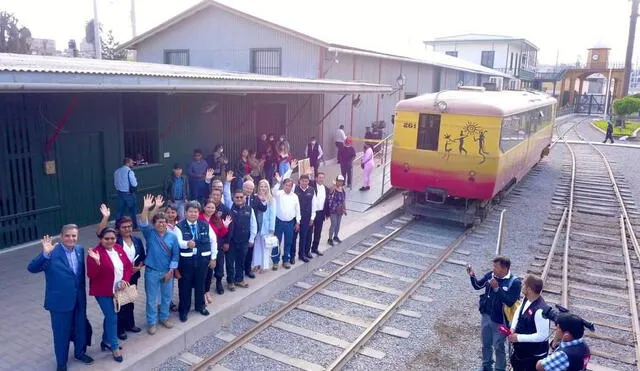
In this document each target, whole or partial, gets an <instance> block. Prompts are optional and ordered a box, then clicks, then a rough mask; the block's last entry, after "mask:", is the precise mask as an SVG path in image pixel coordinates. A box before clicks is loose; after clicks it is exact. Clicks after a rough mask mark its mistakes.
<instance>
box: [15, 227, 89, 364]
mask: <svg viewBox="0 0 640 371" xmlns="http://www.w3.org/2000/svg"><path fill="white" fill-rule="evenodd" d="M60 236H61V239H62V242H61V243H58V244H56V245H54V244H53V240H52V239H51V238H50V237H49V236H44V238H43V239H42V252H41V253H40V254H38V256H36V257H35V258H34V259H33V260H32V261H31V263H29V266H28V267H27V269H28V270H29V272H31V273H38V272H42V271H44V274H45V279H46V281H45V282H46V289H45V294H44V308H45V309H46V310H48V311H49V313H50V314H51V329H52V330H53V344H54V350H55V354H56V361H57V364H58V368H57V370H58V371H66V370H67V359H68V358H69V342H70V341H71V340H72V339H73V344H74V353H75V358H76V359H77V360H78V361H80V362H84V363H85V364H88V365H89V364H92V363H93V358H91V357H89V356H88V355H86V354H85V352H86V350H87V342H88V340H89V339H87V335H86V331H87V328H86V324H87V296H86V291H85V262H84V248H83V247H82V246H79V245H76V243H77V242H78V226H76V225H75V224H67V225H65V226H63V227H62V232H60Z"/></svg>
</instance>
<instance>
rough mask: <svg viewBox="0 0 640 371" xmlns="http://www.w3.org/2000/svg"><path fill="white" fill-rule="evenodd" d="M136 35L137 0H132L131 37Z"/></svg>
mask: <svg viewBox="0 0 640 371" xmlns="http://www.w3.org/2000/svg"><path fill="white" fill-rule="evenodd" d="M136 36H137V34H136V0H131V37H132V38H133V37H136Z"/></svg>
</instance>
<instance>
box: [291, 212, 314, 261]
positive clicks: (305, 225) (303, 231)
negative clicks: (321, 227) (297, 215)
mask: <svg viewBox="0 0 640 371" xmlns="http://www.w3.org/2000/svg"><path fill="white" fill-rule="evenodd" d="M310 219H311V218H310V217H305V216H302V219H301V220H300V230H299V231H298V232H294V233H293V244H292V246H291V256H295V254H296V241H299V242H298V258H299V259H302V258H303V257H305V256H307V255H309V254H310V253H311V239H312V234H313V226H310V225H309V220H310Z"/></svg>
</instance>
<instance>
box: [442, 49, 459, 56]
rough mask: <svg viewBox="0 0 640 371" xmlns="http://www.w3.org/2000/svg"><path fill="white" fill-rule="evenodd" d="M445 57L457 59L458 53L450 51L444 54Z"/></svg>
mask: <svg viewBox="0 0 640 371" xmlns="http://www.w3.org/2000/svg"><path fill="white" fill-rule="evenodd" d="M444 53H445V54H446V55H450V56H452V57H457V56H458V52H457V51H455V50H450V51H448V52H444Z"/></svg>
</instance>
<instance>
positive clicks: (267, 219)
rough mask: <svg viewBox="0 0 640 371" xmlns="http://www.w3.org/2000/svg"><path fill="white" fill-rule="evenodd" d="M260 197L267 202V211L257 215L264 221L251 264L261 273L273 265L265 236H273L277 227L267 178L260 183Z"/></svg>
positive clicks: (255, 243)
mask: <svg viewBox="0 0 640 371" xmlns="http://www.w3.org/2000/svg"><path fill="white" fill-rule="evenodd" d="M258 198H259V199H260V201H262V202H266V203H267V211H265V212H263V213H261V214H262V215H256V219H258V218H262V222H258V225H260V228H259V229H258V235H257V236H256V240H255V242H254V246H253V259H252V264H251V265H253V266H254V267H256V269H257V270H258V272H259V273H264V272H265V270H266V269H269V266H270V265H271V247H267V245H266V242H265V238H267V237H269V236H273V234H274V231H275V229H276V203H275V200H274V199H273V196H271V187H269V182H268V181H267V180H266V179H262V180H261V181H260V182H259V183H258Z"/></svg>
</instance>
